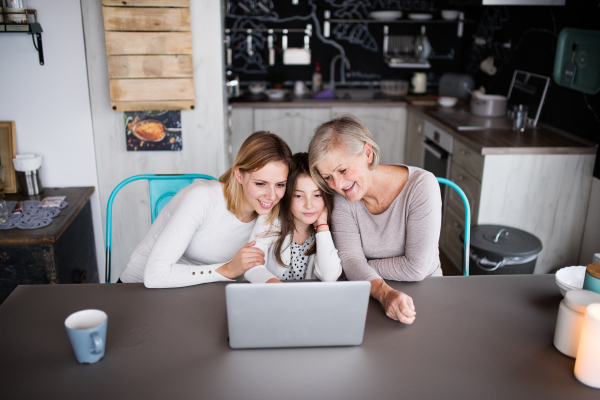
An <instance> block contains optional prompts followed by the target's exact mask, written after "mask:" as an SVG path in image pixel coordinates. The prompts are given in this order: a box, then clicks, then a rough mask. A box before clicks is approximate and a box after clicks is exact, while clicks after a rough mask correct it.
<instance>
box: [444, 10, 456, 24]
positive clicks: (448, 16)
mask: <svg viewBox="0 0 600 400" xmlns="http://www.w3.org/2000/svg"><path fill="white" fill-rule="evenodd" d="M442 18H444V19H445V20H446V21H454V20H455V19H457V18H458V10H442Z"/></svg>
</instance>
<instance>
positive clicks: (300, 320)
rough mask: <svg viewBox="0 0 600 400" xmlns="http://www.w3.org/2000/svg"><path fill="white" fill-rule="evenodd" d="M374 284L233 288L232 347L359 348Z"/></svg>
mask: <svg viewBox="0 0 600 400" xmlns="http://www.w3.org/2000/svg"><path fill="white" fill-rule="evenodd" d="M370 290H371V283H370V282H367V281H360V282H359V281H357V282H290V283H282V284H276V283H259V284H256V283H255V284H250V283H246V284H242V283H237V284H229V285H227V287H226V288H225V293H226V297H227V321H228V323H229V345H230V346H231V347H232V348H234V349H243V348H256V347H263V348H265V347H306V346H349V345H359V344H361V343H362V340H363V333H364V331H365V321H366V318H367V306H368V304H369V292H370Z"/></svg>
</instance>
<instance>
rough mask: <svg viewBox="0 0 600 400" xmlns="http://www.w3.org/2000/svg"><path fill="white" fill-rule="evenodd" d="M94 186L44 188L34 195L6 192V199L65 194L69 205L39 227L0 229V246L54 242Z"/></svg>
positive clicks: (81, 206) (85, 201) (39, 198)
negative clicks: (43, 225) (49, 222)
mask: <svg viewBox="0 0 600 400" xmlns="http://www.w3.org/2000/svg"><path fill="white" fill-rule="evenodd" d="M94 190H95V188H94V187H93V186H90V187H66V188H44V191H43V192H42V193H41V194H39V195H36V196H23V195H21V194H7V195H6V197H5V200H6V201H21V200H40V201H41V200H42V199H44V198H45V197H50V196H66V198H65V201H66V202H67V203H69V205H68V206H67V207H66V208H65V209H63V210H61V212H60V214H59V215H58V216H57V217H56V218H54V219H53V220H52V223H51V224H50V225H48V226H45V227H43V228H40V229H16V228H15V229H8V230H0V246H8V245H31V244H33V245H39V244H48V245H51V244H54V243H55V242H56V241H57V240H58V238H60V235H62V234H63V232H64V231H65V230H66V229H67V228H68V227H69V225H70V224H71V222H72V221H73V220H74V219H75V217H76V216H77V214H79V212H80V211H81V209H82V208H83V206H85V204H86V203H87V202H88V200H89V199H90V197H91V196H92V194H93V193H94Z"/></svg>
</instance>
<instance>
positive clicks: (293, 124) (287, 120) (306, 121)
mask: <svg viewBox="0 0 600 400" xmlns="http://www.w3.org/2000/svg"><path fill="white" fill-rule="evenodd" d="M330 119H331V109H329V108H258V109H255V110H254V131H270V132H272V133H275V134H276V135H278V136H280V137H281V138H282V139H283V140H285V142H286V143H287V144H288V146H290V149H292V153H297V152H301V151H308V144H309V143H310V139H311V138H312V136H313V134H314V131H315V128H317V127H318V126H319V125H321V124H322V123H323V122H327V121H329V120H330Z"/></svg>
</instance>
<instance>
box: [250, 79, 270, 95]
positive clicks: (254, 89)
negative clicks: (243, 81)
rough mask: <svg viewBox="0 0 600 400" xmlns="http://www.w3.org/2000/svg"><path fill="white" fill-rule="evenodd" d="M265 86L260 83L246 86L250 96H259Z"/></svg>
mask: <svg viewBox="0 0 600 400" xmlns="http://www.w3.org/2000/svg"><path fill="white" fill-rule="evenodd" d="M266 87H267V85H266V84H264V83H262V82H257V83H251V84H250V85H248V90H250V93H252V94H261V93H262V92H264V91H265V89H266Z"/></svg>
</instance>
